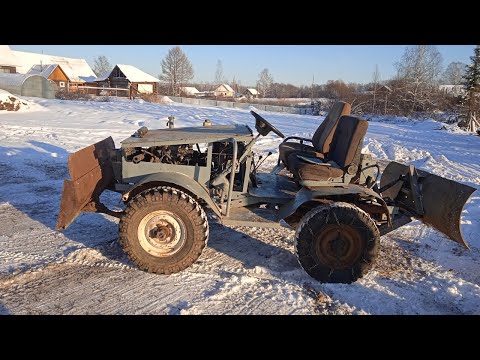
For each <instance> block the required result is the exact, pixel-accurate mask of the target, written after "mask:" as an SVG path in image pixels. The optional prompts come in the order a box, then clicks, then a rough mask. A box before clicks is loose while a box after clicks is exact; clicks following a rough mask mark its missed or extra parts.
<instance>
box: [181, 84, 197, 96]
mask: <svg viewBox="0 0 480 360" xmlns="http://www.w3.org/2000/svg"><path fill="white" fill-rule="evenodd" d="M180 90H182V91H183V92H184V93H185V94H189V95H194V94H198V93H199V92H200V91H198V90H197V88H196V87H193V86H184V87H182V88H180Z"/></svg>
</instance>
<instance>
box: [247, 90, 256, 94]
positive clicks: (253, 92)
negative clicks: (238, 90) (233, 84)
mask: <svg viewBox="0 0 480 360" xmlns="http://www.w3.org/2000/svg"><path fill="white" fill-rule="evenodd" d="M247 91H248V92H250V94H252V95H258V91H257V90H256V89H247Z"/></svg>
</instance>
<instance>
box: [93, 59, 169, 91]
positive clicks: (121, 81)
mask: <svg viewBox="0 0 480 360" xmlns="http://www.w3.org/2000/svg"><path fill="white" fill-rule="evenodd" d="M159 81H160V80H158V79H157V78H156V77H153V76H152V75H149V74H147V73H146V72H143V71H142V70H140V69H138V68H136V67H135V66H132V65H122V64H117V65H115V67H114V68H113V70H112V71H110V73H105V74H102V75H100V76H99V77H98V78H97V79H96V80H95V82H97V83H98V84H99V86H103V87H109V88H123V89H131V90H132V91H131V92H134V93H135V94H136V93H140V94H156V93H157V92H158V82H159ZM119 95H120V93H119ZM123 95H125V96H127V95H128V93H125V94H123Z"/></svg>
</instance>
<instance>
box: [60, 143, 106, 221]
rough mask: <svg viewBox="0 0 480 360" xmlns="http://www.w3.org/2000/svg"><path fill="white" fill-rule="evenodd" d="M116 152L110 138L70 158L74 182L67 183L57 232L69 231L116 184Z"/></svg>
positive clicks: (64, 187)
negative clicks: (72, 224)
mask: <svg viewBox="0 0 480 360" xmlns="http://www.w3.org/2000/svg"><path fill="white" fill-rule="evenodd" d="M114 149H115V144H114V142H113V139H112V138H111V137H108V138H106V139H104V140H102V141H100V142H98V143H96V144H93V145H90V146H88V147H86V148H83V149H82V150H79V151H77V152H76V153H73V154H71V155H70V156H69V157H68V168H69V170H70V177H71V180H65V181H64V183H63V193H62V200H61V203H60V212H59V214H58V222H57V226H56V229H57V230H64V229H66V228H67V227H68V226H69V225H70V224H71V223H72V222H73V220H75V218H76V217H77V216H78V215H80V213H81V212H82V209H84V208H85V207H86V206H87V204H89V203H91V202H92V201H94V202H96V201H98V198H99V196H100V194H101V193H102V191H103V190H105V189H106V188H107V187H108V186H109V185H110V184H112V183H113V180H114V176H113V168H112V164H111V162H110V152H111V150H114Z"/></svg>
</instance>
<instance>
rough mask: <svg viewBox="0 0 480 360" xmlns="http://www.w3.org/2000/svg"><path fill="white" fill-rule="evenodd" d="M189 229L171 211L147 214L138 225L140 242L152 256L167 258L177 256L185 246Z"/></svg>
mask: <svg viewBox="0 0 480 360" xmlns="http://www.w3.org/2000/svg"><path fill="white" fill-rule="evenodd" d="M186 234H187V229H186V226H185V224H184V222H183V221H182V219H180V217H179V216H178V215H176V214H174V213H172V212H170V211H165V210H158V211H153V212H151V213H149V214H147V215H146V216H145V217H144V218H143V219H142V221H140V224H139V225H138V240H139V242H140V245H141V246H142V248H143V249H144V250H145V251H146V252H147V253H149V254H150V255H153V256H156V257H166V256H172V255H173V254H176V253H177V252H178V251H180V249H181V248H182V247H183V245H184V244H185V239H186Z"/></svg>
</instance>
